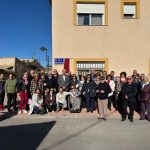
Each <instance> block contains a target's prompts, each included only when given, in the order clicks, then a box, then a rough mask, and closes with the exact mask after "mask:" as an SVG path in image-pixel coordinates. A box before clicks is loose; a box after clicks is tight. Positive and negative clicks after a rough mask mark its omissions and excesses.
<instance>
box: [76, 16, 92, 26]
mask: <svg viewBox="0 0 150 150" xmlns="http://www.w3.org/2000/svg"><path fill="white" fill-rule="evenodd" d="M89 24H90V21H89V15H88V14H78V25H89Z"/></svg>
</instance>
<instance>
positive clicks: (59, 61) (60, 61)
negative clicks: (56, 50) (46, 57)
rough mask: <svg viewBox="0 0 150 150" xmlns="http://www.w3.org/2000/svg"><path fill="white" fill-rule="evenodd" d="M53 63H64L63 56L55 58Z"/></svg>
mask: <svg viewBox="0 0 150 150" xmlns="http://www.w3.org/2000/svg"><path fill="white" fill-rule="evenodd" d="M55 64H64V59H63V58H55Z"/></svg>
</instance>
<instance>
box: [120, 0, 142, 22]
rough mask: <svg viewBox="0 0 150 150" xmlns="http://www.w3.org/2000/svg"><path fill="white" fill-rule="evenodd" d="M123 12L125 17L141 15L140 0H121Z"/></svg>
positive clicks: (133, 17)
mask: <svg viewBox="0 0 150 150" xmlns="http://www.w3.org/2000/svg"><path fill="white" fill-rule="evenodd" d="M121 13H122V18H124V19H135V18H139V17H140V0H121Z"/></svg>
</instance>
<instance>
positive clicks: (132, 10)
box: [124, 4, 136, 19]
mask: <svg viewBox="0 0 150 150" xmlns="http://www.w3.org/2000/svg"><path fill="white" fill-rule="evenodd" d="M124 18H127V19H128V18H129V19H132V18H136V4H124Z"/></svg>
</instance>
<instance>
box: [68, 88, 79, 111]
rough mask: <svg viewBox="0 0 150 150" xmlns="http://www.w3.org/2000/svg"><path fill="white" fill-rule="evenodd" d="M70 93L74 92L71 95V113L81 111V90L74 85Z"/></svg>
mask: <svg viewBox="0 0 150 150" xmlns="http://www.w3.org/2000/svg"><path fill="white" fill-rule="evenodd" d="M70 93H72V94H73V96H70V103H71V105H72V109H71V110H70V112H71V113H80V111H81V108H80V107H81V97H80V95H81V92H80V91H79V90H78V89H77V88H76V87H75V86H72V90H71V91H70Z"/></svg>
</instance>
